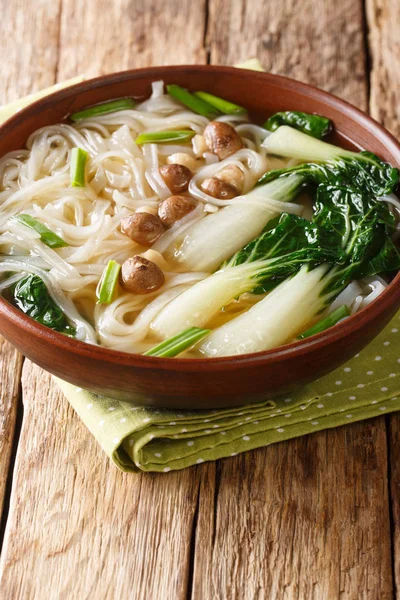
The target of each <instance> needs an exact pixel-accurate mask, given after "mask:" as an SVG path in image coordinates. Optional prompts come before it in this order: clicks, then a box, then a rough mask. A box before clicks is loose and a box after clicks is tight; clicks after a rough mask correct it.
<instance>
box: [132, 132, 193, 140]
mask: <svg viewBox="0 0 400 600" xmlns="http://www.w3.org/2000/svg"><path fill="white" fill-rule="evenodd" d="M194 135H195V132H194V131H192V130H191V129H175V130H173V129H172V130H171V131H149V132H148V133H141V134H140V135H138V137H137V138H136V140H135V142H136V144H168V143H169V142H189V141H190V140H191V139H192V137H193V136H194Z"/></svg>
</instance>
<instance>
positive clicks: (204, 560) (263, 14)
mask: <svg viewBox="0 0 400 600" xmlns="http://www.w3.org/2000/svg"><path fill="white" fill-rule="evenodd" d="M224 8H225V9H224ZM209 15H210V16H209V33H208V36H207V39H208V42H209V47H210V50H211V62H217V63H225V64H230V63H233V62H236V61H238V60H241V59H244V58H246V57H248V56H255V55H257V56H258V57H259V58H260V59H261V61H262V63H263V65H264V66H265V68H266V69H268V70H270V71H273V72H279V73H280V74H284V75H289V76H292V77H295V78H297V79H301V80H303V81H307V82H309V83H313V84H316V85H318V86H320V87H323V88H325V89H327V90H329V91H331V92H333V93H336V94H337V95H339V96H341V97H343V98H345V99H347V100H349V101H350V102H353V103H355V104H356V105H357V106H359V107H361V108H364V109H366V108H367V93H368V86H367V74H366V72H365V63H366V61H365V54H364V42H363V26H362V23H363V18H362V6H361V2H352V1H350V0H341V1H340V2H337V3H335V4H334V5H333V4H331V3H326V2H324V1H323V0H319V1H318V2H314V1H312V0H307V1H305V2H303V3H302V6H301V10H299V6H298V3H296V2H294V0H288V1H286V2H284V3H270V2H258V3H246V2H245V1H244V0H243V1H238V2H235V3H232V5H231V10H226V4H225V3H224V1H223V0H211V2H210V11H209ZM248 31H251V32H252V33H251V35H245V36H244V35H243V32H248ZM241 32H242V33H241ZM238 39H240V44H238V43H237V40H238ZM213 469H214V467H213V466H211V467H208V471H205V472H204V480H203V481H202V486H201V490H200V502H199V514H198V526H197V531H196V545H195V564H194V575H193V595H192V597H193V599H194V600H200V599H202V598H230V600H234V599H236V598H237V599H241V598H246V599H247V598H249V599H250V598H251V599H253V598H260V599H261V598H274V599H276V600H280V599H286V598H307V599H313V598H315V599H319V598H330V599H334V598H339V597H340V598H342V597H343V598H366V599H367V598H368V599H370V598H391V597H392V576H391V557H390V523H389V506H388V494H387V456H386V429H385V422H384V419H375V420H374V421H371V422H368V423H363V424H356V425H353V426H352V427H346V428H341V429H338V430H334V431H327V432H321V433H318V434H315V435H313V436H307V437H305V438H301V439H298V440H293V441H292V442H288V443H285V444H279V445H276V446H272V447H270V448H267V449H264V450H259V451H257V452H252V453H249V454H247V455H243V456H240V457H236V458H233V459H230V460H226V461H221V462H220V463H219V465H218V467H217V474H216V476H215V478H214V472H213ZM210 515H214V518H213V519H212V518H211V516H210Z"/></svg>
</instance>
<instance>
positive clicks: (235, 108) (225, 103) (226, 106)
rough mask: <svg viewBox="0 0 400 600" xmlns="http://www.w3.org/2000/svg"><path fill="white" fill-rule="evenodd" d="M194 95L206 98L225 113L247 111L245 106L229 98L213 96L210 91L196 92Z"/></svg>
mask: <svg viewBox="0 0 400 600" xmlns="http://www.w3.org/2000/svg"><path fill="white" fill-rule="evenodd" d="M194 95H195V96H197V97H198V98H201V99H202V100H205V101H206V102H208V104H210V105H211V106H213V107H214V108H216V109H217V110H218V111H219V112H221V113H223V114H224V115H236V114H240V113H246V112H247V111H246V109H245V108H243V106H239V105H238V104H234V103H233V102H229V100H224V99H223V98H219V97H218V96H213V95H212V94H209V93H208V92H195V93H194Z"/></svg>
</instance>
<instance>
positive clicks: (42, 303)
mask: <svg viewBox="0 0 400 600" xmlns="http://www.w3.org/2000/svg"><path fill="white" fill-rule="evenodd" d="M11 296H12V300H13V302H14V304H15V305H16V306H17V307H18V308H19V309H20V310H21V311H22V312H23V313H25V314H26V315H28V316H29V317H31V318H32V319H35V321H38V323H41V324H42V325H46V327H50V328H51V329H54V330H55V331H59V332H60V333H65V334H66V335H70V336H75V333H76V331H75V329H74V327H72V326H71V325H70V324H69V322H68V320H67V317H66V316H65V314H64V313H63V311H62V310H61V308H60V307H59V306H58V305H57V304H56V303H55V302H54V300H53V299H52V297H51V296H50V294H49V292H48V291H47V288H46V285H45V283H44V281H43V280H42V279H41V278H40V277H39V276H38V275H32V274H30V275H27V276H26V277H23V278H22V279H20V280H19V281H18V282H17V283H16V284H15V285H14V286H13V288H12V289H11Z"/></svg>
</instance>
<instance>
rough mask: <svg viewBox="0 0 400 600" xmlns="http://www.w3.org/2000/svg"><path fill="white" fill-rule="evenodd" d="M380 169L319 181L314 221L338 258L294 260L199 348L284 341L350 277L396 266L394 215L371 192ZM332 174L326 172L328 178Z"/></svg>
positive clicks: (210, 352)
mask: <svg viewBox="0 0 400 600" xmlns="http://www.w3.org/2000/svg"><path fill="white" fill-rule="evenodd" d="M306 137H307V136H306ZM302 166H303V167H304V169H307V168H308V167H309V165H302ZM316 166H317V165H313V168H312V169H311V170H310V172H311V173H313V174H314V173H317V174H318V178H317V180H319V174H320V173H321V171H320V170H318V169H316V168H315V169H314V167H316ZM379 171H380V174H379V176H378V178H376V173H372V174H368V175H366V176H365V177H360V178H358V179H357V178H355V179H354V180H353V181H352V182H350V181H348V180H346V177H345V176H343V177H342V176H341V173H340V172H339V173H338V176H337V182H336V183H324V182H323V183H319V185H318V186H317V191H316V200H315V203H314V217H313V223H312V224H313V225H314V226H315V227H316V228H317V230H319V231H320V233H322V232H328V234H329V236H330V244H331V249H332V251H333V254H335V253H336V258H335V257H334V258H333V259H332V258H330V257H329V256H328V254H326V255H325V258H326V262H324V263H321V264H320V265H318V266H315V265H313V264H312V263H308V264H307V263H306V264H303V265H301V264H298V265H297V272H296V269H293V271H294V272H295V275H294V276H292V277H290V276H289V277H285V278H284V279H283V277H282V278H280V282H279V285H277V286H276V287H275V288H274V289H273V291H272V292H271V293H270V294H268V295H267V296H266V298H264V299H263V300H261V301H260V302H258V303H257V304H256V305H254V306H252V307H251V308H250V309H249V310H248V311H247V312H246V313H243V314H241V315H240V316H238V317H236V318H235V319H232V320H231V321H229V322H227V323H225V324H224V325H222V326H221V327H219V328H218V329H216V330H214V331H213V332H212V333H211V334H210V336H209V337H208V338H207V340H206V341H205V342H204V343H203V344H202V345H201V347H200V351H201V352H202V353H204V354H205V355H206V356H227V355H232V354H242V353H244V352H259V351H262V350H268V349H271V348H274V347H276V346H279V345H280V344H283V343H286V342H288V341H290V340H291V339H293V337H295V336H296V335H297V334H298V332H299V331H302V330H304V328H305V327H306V326H307V323H308V322H309V321H310V320H311V319H312V318H313V317H314V316H315V315H316V314H318V313H320V312H321V311H322V310H324V309H325V308H326V306H327V305H328V304H329V303H330V302H331V301H332V300H333V298H334V297H335V296H337V295H338V294H339V293H340V292H341V291H342V290H343V289H344V288H345V287H346V286H347V285H348V284H349V283H350V281H352V280H354V279H360V278H362V277H364V276H365V275H375V274H377V273H381V272H384V271H391V270H397V269H399V268H400V254H399V251H398V250H397V248H396V247H395V245H394V244H393V242H392V240H391V235H392V233H393V231H394V218H393V215H392V214H391V213H390V211H389V209H388V207H387V205H386V203H383V202H379V201H378V200H377V199H376V197H375V196H374V195H373V194H372V190H373V189H379V186H380V185H381V183H379V181H380V182H381V181H382V178H381V176H382V172H386V173H387V172H388V170H387V169H386V167H385V166H384V167H383V168H382V169H381V170H379ZM303 172H305V171H303ZM298 174H299V173H298ZM290 176H291V177H292V176H293V171H290ZM331 176H332V173H329V177H328V181H329V179H330V178H331ZM377 179H378V180H379V181H378V183H377ZM383 180H384V176H383ZM278 181H279V179H278ZM332 181H334V178H333V177H332ZM354 181H356V184H355V183H354ZM357 182H359V183H360V187H357ZM267 185H268V184H267ZM384 185H385V187H387V190H388V191H389V192H390V193H391V192H392V191H393V190H392V187H391V185H392V183H391V176H390V175H389V178H388V181H385V184H384ZM249 246H250V251H251V252H253V253H254V252H256V251H257V243H255V244H250V245H249ZM335 247H336V248H337V250H336V251H335ZM293 254H294V255H295V254H296V253H295V252H294V253H293ZM239 257H240V253H239ZM290 257H291V255H288V256H282V257H281V260H282V266H283V267H285V263H288V266H289V267H291V266H293V265H292V264H290ZM275 260H277V261H279V259H275ZM253 264H255V263H253ZM278 267H279V263H278ZM299 267H300V270H298V269H299ZM237 268H240V267H237ZM278 279H279V274H278ZM282 279H283V280H282ZM262 283H263V282H262ZM264 285H265V284H264ZM264 289H266V288H264Z"/></svg>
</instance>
